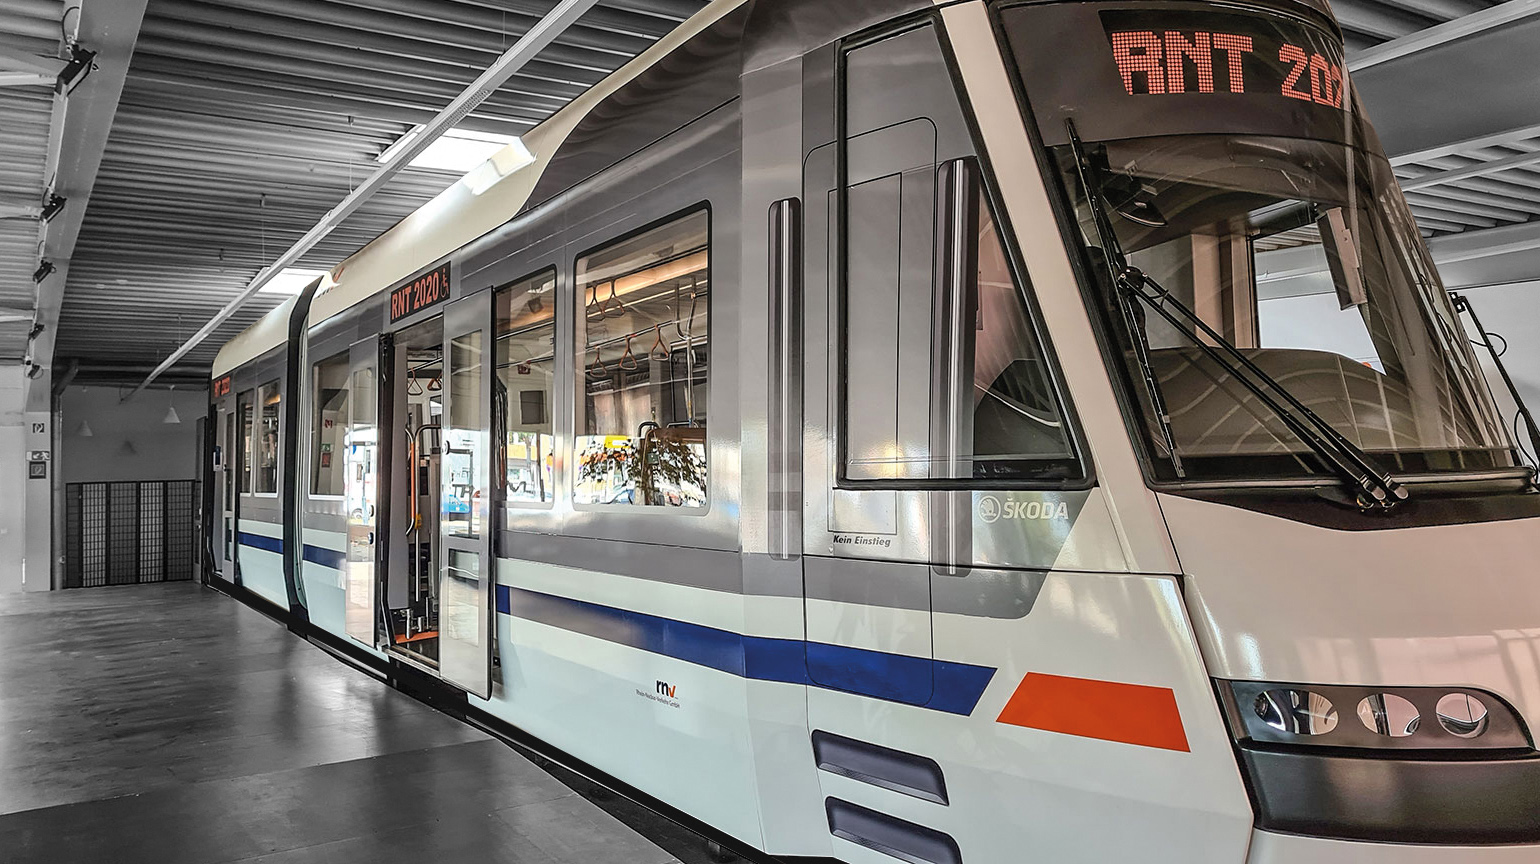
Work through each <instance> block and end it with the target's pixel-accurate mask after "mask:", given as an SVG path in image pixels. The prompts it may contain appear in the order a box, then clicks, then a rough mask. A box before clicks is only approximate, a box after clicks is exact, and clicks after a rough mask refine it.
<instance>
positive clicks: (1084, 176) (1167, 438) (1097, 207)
mask: <svg viewBox="0 0 1540 864" xmlns="http://www.w3.org/2000/svg"><path fill="white" fill-rule="evenodd" d="M1064 124H1065V125H1066V126H1068V127H1069V144H1070V148H1071V149H1072V150H1073V151H1074V153H1075V168H1076V170H1077V171H1078V172H1079V174H1080V185H1081V186H1083V187H1085V188H1086V190H1087V195H1086V197H1087V198H1088V199H1089V200H1090V202H1091V219H1092V221H1093V222H1095V223H1096V233H1097V234H1098V235H1100V236H1101V238H1102V252H1103V255H1104V256H1105V257H1106V258H1107V262H1106V263H1107V268H1108V269H1109V270H1112V269H1116V270H1117V272H1119V273H1121V272H1122V271H1123V270H1125V269H1127V267H1128V259H1127V258H1125V257H1124V255H1123V247H1122V246H1120V245H1118V241H1117V235H1115V234H1113V233H1112V222H1111V221H1110V220H1108V218H1107V213H1106V211H1104V210H1103V209H1102V206H1101V182H1100V178H1097V182H1096V183H1095V184H1092V183H1091V177H1090V174H1089V172H1090V171H1091V166H1090V163H1089V162H1088V161H1087V160H1086V158H1085V150H1084V149H1082V148H1081V146H1080V136H1079V135H1078V134H1077V133H1076V132H1075V121H1074V120H1073V119H1066V120H1065V121H1064ZM1093 189H1094V190H1096V191H1095V193H1094V194H1093V193H1091V192H1090V190H1093ZM1116 299H1117V301H1118V309H1119V310H1121V311H1122V313H1123V322H1124V323H1125V324H1126V325H1127V326H1128V330H1129V332H1130V333H1131V334H1132V335H1133V337H1134V338H1133V340H1132V341H1133V343H1134V344H1133V347H1134V358H1135V360H1137V361H1138V363H1139V373H1140V376H1141V377H1142V378H1143V379H1144V389H1145V392H1146V393H1148V394H1149V396H1150V410H1151V412H1152V413H1154V415H1155V419H1156V421H1157V422H1159V423H1160V434H1161V439H1162V440H1161V443H1162V444H1164V445H1165V446H1166V455H1167V456H1168V457H1169V458H1170V459H1171V467H1172V468H1174V469H1175V470H1176V476H1177V477H1186V476H1187V471H1186V469H1184V468H1183V467H1182V455H1181V454H1180V453H1178V452H1177V449H1176V435H1175V434H1174V433H1173V432H1172V431H1171V413H1170V412H1169V411H1167V410H1166V397H1165V395H1164V394H1163V393H1162V392H1161V389H1160V378H1159V377H1158V376H1156V374H1155V367H1154V366H1153V365H1151V363H1150V340H1149V339H1147V338H1145V332H1144V321H1143V320H1141V319H1140V317H1139V310H1138V309H1137V308H1136V307H1135V306H1134V302H1135V301H1134V300H1133V299H1132V298H1130V297H1128V296H1126V295H1125V294H1124V293H1123V292H1121V291H1119V292H1118V293H1117V297H1116Z"/></svg>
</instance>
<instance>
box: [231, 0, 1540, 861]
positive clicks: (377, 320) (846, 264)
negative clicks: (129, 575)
mask: <svg viewBox="0 0 1540 864" xmlns="http://www.w3.org/2000/svg"><path fill="white" fill-rule="evenodd" d="M1342 54H1343V52H1342V42H1341V38H1340V35H1339V33H1338V30H1337V28H1336V26H1335V24H1334V22H1333V20H1332V18H1331V16H1330V13H1329V10H1328V9H1327V8H1326V6H1325V5H1324V3H1323V2H1320V0H1245V2H1232V3H1225V4H1217V3H1197V2H1185V0H1170V2H1167V0H1095V2H1073V3H1068V2H1066V3H1051V2H1030V3H1009V2H1001V3H985V2H980V0H971V2H959V3H944V4H935V5H932V4H931V3H928V2H919V0H863V2H854V0H850V2H839V3H830V2H824V0H775V2H772V0H755V2H741V0H740V2H732V0H723V2H717V3H714V4H712V5H711V6H709V7H707V8H706V9H705V10H704V11H703V12H702V13H701V14H700V15H699V16H697V17H696V18H695V19H692V20H691V21H690V22H689V23H688V24H687V25H685V27H683V28H682V29H681V30H680V31H679V32H677V33H675V34H673V35H672V36H670V37H669V38H667V39H665V40H664V41H663V42H662V43H660V44H658V45H657V46H655V47H654V48H653V49H652V50H651V51H649V52H647V53H646V54H644V55H643V56H641V57H639V58H638V59H637V60H636V61H635V62H634V63H632V64H631V65H629V66H627V67H626V68H625V69H623V70H621V71H620V72H618V73H616V75H615V76H613V77H612V78H611V79H610V80H608V81H606V82H605V83H604V84H602V85H601V86H599V87H597V88H595V89H594V90H593V91H592V92H590V93H588V94H586V95H584V96H583V97H581V98H579V99H578V100H576V101H575V102H573V103H572V104H571V105H570V106H568V107H567V108H566V109H564V110H563V111H561V112H560V113H558V114H556V115H555V116H554V117H552V118H551V119H550V120H548V121H546V122H545V123H544V124H543V125H541V126H539V127H538V128H537V129H535V130H533V131H532V132H531V133H530V134H529V135H528V136H527V137H526V138H525V143H526V145H527V146H528V148H529V150H530V151H531V152H532V153H533V154H534V157H535V161H534V163H533V164H530V165H525V166H520V165H518V164H517V163H516V161H514V160H513V157H512V154H511V153H504V154H501V155H500V156H498V157H496V158H494V159H493V160H491V161H490V162H489V163H487V164H486V165H484V166H482V168H481V169H478V170H477V171H475V172H473V173H472V174H471V175H469V176H468V177H467V178H466V180H465V181H464V182H462V183H459V184H457V185H456V186H454V187H453V188H452V189H450V190H449V191H447V192H445V193H444V194H443V195H442V196H440V197H439V198H438V199H436V200H435V201H433V202H432V203H430V204H429V205H427V206H425V207H424V208H422V209H421V210H420V211H418V212H417V213H415V214H413V215H412V216H410V217H409V218H407V219H406V220H404V221H403V222H401V223H400V224H399V225H398V226H396V227H395V228H394V229H392V230H391V231H389V232H388V233H386V234H385V235H383V236H382V237H380V238H379V239H378V240H376V241H375V242H374V243H373V244H371V245H370V246H368V247H367V248H366V249H364V250H363V251H361V252H360V253H358V254H357V255H356V256H354V257H353V258H352V259H350V260H349V261H347V262H346V263H344V264H343V265H341V266H339V267H338V268H336V270H335V271H333V273H332V274H331V275H330V277H329V278H328V279H326V280H324V281H323V283H321V284H319V285H318V286H312V287H311V289H310V290H308V291H307V292H306V293H304V294H303V295H301V296H300V297H298V298H296V300H295V301H294V302H292V303H289V304H286V305H285V306H284V307H282V308H280V309H278V310H277V311H275V312H274V313H273V314H272V315H270V316H268V317H267V318H266V319H264V320H263V321H262V322H260V323H259V324H257V325H255V326H254V327H253V328H251V329H250V330H249V331H248V332H246V333H244V334H242V335H240V336H239V337H237V338H236V339H235V340H233V341H232V342H231V343H229V345H227V346H226V347H225V349H224V350H223V352H222V353H221V354H220V356H219V359H218V362H217V365H216V368H215V370H214V376H215V379H216V380H215V387H214V389H213V392H214V393H215V394H216V398H215V400H214V404H213V406H212V410H213V412H214V415H213V416H214V417H215V419H216V424H217V425H216V430H217V443H216V447H217V450H216V452H215V453H212V454H210V455H211V459H210V464H211V465H213V466H214V469H213V471H212V475H211V482H210V483H209V484H208V485H209V488H210V490H211V500H210V502H209V503H210V506H209V512H210V536H211V538H212V542H211V544H210V551H209V557H210V561H209V570H210V578H211V581H214V582H216V583H217V584H220V585H221V586H223V587H226V588H227V590H231V591H233V592H234V593H236V594H237V595H238V596H242V597H244V598H247V599H248V601H249V602H251V603H253V604H257V605H259V606H262V607H264V608H267V609H268V610H269V611H271V612H273V613H274V614H277V615H279V616H281V617H283V618H284V619H285V620H287V621H289V622H290V624H291V626H292V627H293V628H295V629H296V630H298V631H300V632H302V633H304V634H306V635H307V636H309V637H310V638H311V639H313V640H315V641H317V642H318V643H321V644H323V645H325V646H327V647H329V648H331V649H332V650H333V651H335V652H337V653H338V654H339V655H341V656H344V657H347V658H349V659H351V660H353V661H354V662H357V663H359V664H361V665H364V666H366V667H369V668H372V669H374V670H376V671H378V672H380V673H382V674H386V675H389V676H390V677H391V678H392V679H393V680H395V681H396V682H397V683H398V684H401V685H402V686H409V687H411V688H413V689H415V690H417V691H418V692H421V693H423V694H425V695H427V696H430V697H433V698H436V699H437V700H438V702H439V704H443V705H446V706H448V707H449V708H450V710H454V711H457V712H460V713H463V714H464V716H466V717H467V718H468V719H470V720H472V721H474V722H477V723H480V724H482V725H484V726H487V727H488V728H493V729H495V730H498V731H501V732H503V733H504V734H506V735H509V736H512V737H515V738H517V739H518V740H521V741H524V742H526V743H531V744H534V745H536V746H539V747H541V748H544V749H545V750H546V751H547V752H552V753H560V754H562V758H564V759H566V760H568V761H569V762H570V763H572V764H580V765H582V766H583V768H584V770H587V771H591V772H593V773H595V774H599V775H602V776H604V777H605V778H606V779H607V781H608V782H611V783H613V784H615V785H616V786H618V787H620V788H623V789H625V790H627V791H628V792H629V793H630V794H635V795H638V796H640V797H643V798H644V799H646V800H648V801H649V802H651V803H652V804H654V805H655V806H657V807H659V808H662V809H664V810H666V811H667V812H669V813H671V814H673V815H674V816H676V817H678V818H681V819H684V820H685V821H687V822H688V823H689V824H691V825H694V826H696V827H698V828H700V829H701V830H704V831H707V832H710V833H711V834H712V835H713V836H716V837H719V838H722V839H723V840H724V841H726V842H729V843H731V844H733V845H735V846H737V847H738V848H740V849H743V850H745V851H747V852H750V853H753V852H756V851H757V852H762V853H767V854H768V855H772V856H776V857H779V858H783V859H791V860H795V859H798V858H808V859H829V858H833V859H838V860H840V861H846V862H863V864H864V862H882V861H889V860H891V859H892V858H898V859H901V860H904V861H909V862H928V864H958V862H968V864H986V862H1016V861H1087V862H1099V864H1101V862H1109V861H1145V862H1154V861H1170V862H1182V864H1193V862H1241V861H1250V862H1258V864H1260V862H1285V861H1287V862H1296V861H1309V862H1322V864H1333V862H1345V861H1393V862H1397V864H1405V862H1432V861H1438V862H1452V861H1460V862H1473V861H1474V862H1482V861H1492V862H1496V861H1505V862H1506V861H1540V846H1536V845H1526V844H1540V818H1537V816H1536V814H1537V812H1540V758H1537V753H1536V752H1535V749H1534V741H1533V738H1532V735H1531V732H1530V726H1531V723H1532V722H1533V721H1535V720H1536V719H1537V718H1540V583H1537V580H1535V579H1534V578H1532V572H1531V571H1530V570H1529V567H1530V566H1531V564H1532V562H1534V561H1535V560H1537V557H1540V530H1537V529H1540V523H1537V522H1536V521H1534V519H1535V517H1536V516H1537V515H1540V495H1537V494H1535V493H1534V491H1533V488H1532V484H1531V481H1532V475H1531V472H1530V471H1529V470H1528V469H1527V468H1526V467H1525V465H1524V463H1523V462H1522V461H1521V453H1520V452H1519V451H1518V450H1517V449H1516V447H1515V445H1514V443H1513V441H1512V440H1511V437H1510V435H1509V434H1508V429H1507V426H1508V424H1507V422H1506V418H1505V416H1504V414H1503V412H1502V411H1501V410H1500V409H1499V408H1498V407H1497V406H1496V400H1495V399H1494V398H1493V396H1492V394H1491V392H1490V391H1489V390H1488V388H1487V386H1486V385H1485V383H1484V382H1483V380H1482V378H1481V375H1480V372H1479V369H1478V367H1477V365H1476V362H1475V360H1474V358H1473V355H1472V351H1471V348H1470V346H1469V345H1468V344H1467V339H1466V337H1465V335H1464V332H1463V331H1462V329H1461V327H1460V322H1459V321H1458V320H1457V319H1456V317H1455V315H1454V312H1453V310H1452V308H1451V305H1450V303H1449V302H1448V300H1447V298H1446V296H1445V294H1444V292H1443V290H1442V289H1441V287H1440V284H1439V281H1438V275H1437V273H1436V272H1435V271H1434V268H1433V266H1432V264H1431V262H1430V259H1429V258H1428V255H1427V252H1426V250H1425V248H1424V246H1423V243H1422V242H1421V239H1420V238H1419V236H1418V233H1417V229H1416V226H1415V224H1414V223H1413V220H1412V216H1411V214H1410V212H1409V210H1408V208H1407V206H1406V204H1405V202H1404V201H1403V200H1402V197H1401V194H1400V192H1399V190H1398V189H1397V187H1396V184H1395V180H1394V178H1393V177H1392V175H1391V171H1390V167H1389V165H1388V163H1387V162H1386V160H1385V158H1384V157H1383V155H1382V154H1381V153H1380V149H1379V145H1378V143H1377V141H1376V139H1375V136H1374V132H1373V130H1372V129H1371V128H1370V126H1369V123H1368V121H1367V120H1366V119H1365V117H1364V116H1363V113H1362V110H1361V108H1360V107H1359V106H1358V104H1357V103H1356V101H1355V99H1354V97H1353V93H1352V88H1351V86H1350V82H1349V81H1348V79H1347V76H1346V73H1345V72H1344V68H1345V67H1344V64H1343V58H1342Z"/></svg>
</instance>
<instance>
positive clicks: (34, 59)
mask: <svg viewBox="0 0 1540 864" xmlns="http://www.w3.org/2000/svg"><path fill="white" fill-rule="evenodd" d="M66 65H67V64H66V63H65V62H64V61H63V60H60V59H58V58H55V57H39V56H37V55H36V54H27V53H25V52H23V51H17V50H16V49H14V48H7V47H5V46H4V45H0V69H5V70H7V71H10V72H31V73H32V74H34V75H39V76H43V77H46V78H47V79H48V82H49V83H50V84H51V83H53V82H54V81H56V80H58V78H59V73H60V72H63V71H64V67H65V66H66Z"/></svg>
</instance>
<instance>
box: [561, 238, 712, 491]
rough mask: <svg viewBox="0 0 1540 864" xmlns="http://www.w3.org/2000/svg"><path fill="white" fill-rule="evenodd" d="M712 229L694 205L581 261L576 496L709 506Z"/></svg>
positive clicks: (578, 264)
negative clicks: (691, 209) (687, 212)
mask: <svg viewBox="0 0 1540 864" xmlns="http://www.w3.org/2000/svg"><path fill="white" fill-rule="evenodd" d="M709 234H710V219H709V215H708V213H707V212H706V211H704V210H700V211H697V212H695V213H691V214H690V215H687V216H683V217H681V218H679V219H676V220H674V221H672V222H669V223H668V224H666V225H662V226H660V227H657V228H653V229H652V230H649V231H646V232H643V233H642V234H639V235H637V236H635V237H632V238H630V239H627V240H622V241H620V242H618V243H615V244H613V245H611V246H608V247H606V248H604V249H601V250H599V251H597V252H593V253H591V254H589V255H585V256H583V257H582V258H580V259H578V262H577V302H578V304H579V306H578V308H579V311H580V313H581V314H580V316H579V319H578V326H577V333H578V338H579V343H578V344H579V345H580V346H581V350H582V354H581V355H580V356H579V358H578V364H579V369H580V370H581V371H580V372H579V375H580V376H581V378H582V380H583V382H584V385H585V386H584V398H583V400H582V402H581V404H579V406H578V417H577V436H576V445H577V458H576V464H577V479H576V490H575V499H576V501H577V502H578V503H580V504H620V505H625V504H630V505H654V506H670V507H703V506H705V504H706V476H707V475H706V403H707V392H708V391H707V379H708V372H709V368H708V367H709V347H710V346H709V340H708V338H707V336H708V329H707V328H708V323H709V320H710V316H709V314H708V310H709V306H710V284H709V279H708V274H709V268H708V264H709V256H710V252H709Z"/></svg>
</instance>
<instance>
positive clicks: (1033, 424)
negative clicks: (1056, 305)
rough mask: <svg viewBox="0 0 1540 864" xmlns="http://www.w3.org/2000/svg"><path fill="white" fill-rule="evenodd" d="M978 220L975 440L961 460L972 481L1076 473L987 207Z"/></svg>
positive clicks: (1043, 362) (1044, 363) (1043, 357)
mask: <svg viewBox="0 0 1540 864" xmlns="http://www.w3.org/2000/svg"><path fill="white" fill-rule="evenodd" d="M976 193H977V190H975V194H976ZM978 220H979V221H978V225H979V227H978V247H977V249H976V251H975V253H974V254H976V255H977V257H978V261H977V265H976V266H975V267H973V268H972V270H971V272H972V276H973V284H972V285H971V286H970V289H971V291H972V292H973V294H974V303H973V304H971V305H973V306H974V307H975V308H976V309H977V316H978V317H977V324H976V325H975V327H974V334H973V362H972V367H973V374H972V376H971V377H972V385H973V386H972V399H973V401H972V405H973V417H972V431H973V436H972V448H971V450H967V449H965V450H964V451H963V452H962V453H960V454H959V455H960V456H961V458H963V459H964V460H967V461H969V462H971V463H972V476H973V477H975V478H984V477H1021V476H1045V475H1048V476H1054V477H1058V476H1064V475H1067V474H1071V473H1077V469H1076V468H1075V467H1074V464H1073V463H1074V450H1073V449H1072V448H1071V446H1070V439H1069V434H1068V430H1067V429H1066V427H1065V423H1064V415H1063V413H1062V412H1061V411H1060V410H1059V405H1058V400H1057V398H1056V397H1055V394H1054V389H1053V384H1052V379H1051V378H1050V376H1049V370H1048V359H1047V354H1046V352H1045V351H1044V350H1043V346H1042V344H1041V343H1040V342H1039V341H1038V337H1037V333H1036V331H1035V329H1034V328H1033V326H1032V322H1031V320H1030V319H1029V318H1028V313H1027V306H1026V303H1025V302H1024V300H1023V295H1022V290H1021V289H1020V288H1018V287H1017V285H1016V280H1015V279H1014V278H1012V275H1011V267H1010V263H1009V262H1008V261H1007V259H1006V255H1005V247H1004V246H1003V245H1002V244H1001V242H1000V233H999V231H998V229H997V228H996V226H995V220H994V214H993V213H991V212H990V208H989V207H988V206H987V205H985V206H981V207H979V214H978ZM964 404H966V403H964ZM965 443H966V442H965Z"/></svg>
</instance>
